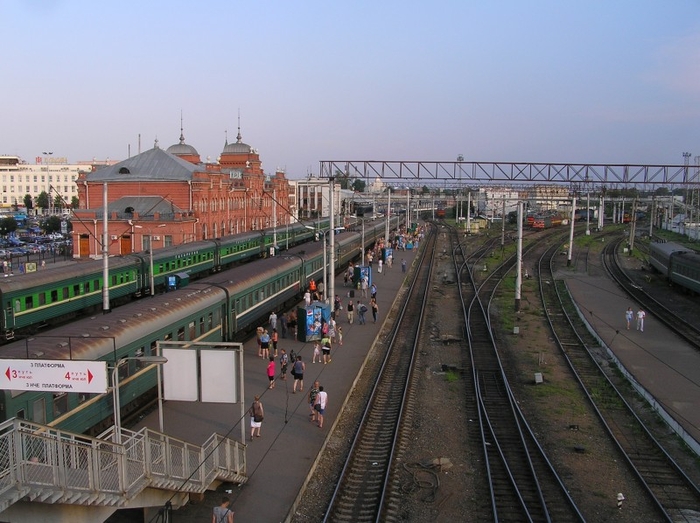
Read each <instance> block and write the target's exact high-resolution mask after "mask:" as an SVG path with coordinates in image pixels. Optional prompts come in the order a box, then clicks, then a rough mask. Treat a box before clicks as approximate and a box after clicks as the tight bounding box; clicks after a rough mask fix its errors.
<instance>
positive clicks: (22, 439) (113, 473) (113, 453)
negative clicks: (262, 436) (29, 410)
mask: <svg viewBox="0 0 700 523" xmlns="http://www.w3.org/2000/svg"><path fill="white" fill-rule="evenodd" d="M121 432H122V434H121V439H122V443H121V444H117V443H114V442H113V441H110V440H108V439H104V438H89V437H87V436H84V435H81V434H72V433H68V432H62V431H60V430H56V429H55V428H51V427H47V426H45V425H39V424H37V423H31V422H28V421H25V420H19V419H11V420H8V421H6V422H4V423H2V424H0V519H2V517H3V514H2V513H3V512H4V511H5V510H7V509H8V507H10V506H11V505H13V504H14V503H16V502H17V501H20V500H23V501H33V502H37V503H50V504H52V505H54V508H55V506H56V505H84V506H94V507H107V506H111V507H114V509H115V510H116V509H117V508H120V507H125V506H129V505H132V504H133V501H134V500H135V499H136V498H137V497H138V496H139V495H140V494H141V493H142V492H144V490H145V489H149V490H150V489H160V490H165V491H170V492H171V493H172V494H182V493H201V492H204V491H205V490H207V488H209V487H211V486H212V485H213V484H214V483H215V482H217V481H228V482H231V483H239V484H241V483H245V482H246V481H247V476H246V458H245V444H243V443H240V442H238V441H234V440H232V439H228V438H224V437H222V436H220V435H218V434H213V435H212V436H211V437H210V438H209V439H208V440H207V441H206V442H205V443H204V444H203V445H202V446H199V445H192V444H190V443H187V442H184V441H181V440H178V439H175V438H171V437H169V436H166V435H165V434H161V433H159V432H155V431H152V430H150V429H147V428H143V429H141V430H139V431H138V432H132V431H127V430H124V429H122V431H121ZM106 436H109V433H108V434H106ZM142 506H145V505H142ZM57 520H58V518H57ZM27 521H28V520H27Z"/></svg>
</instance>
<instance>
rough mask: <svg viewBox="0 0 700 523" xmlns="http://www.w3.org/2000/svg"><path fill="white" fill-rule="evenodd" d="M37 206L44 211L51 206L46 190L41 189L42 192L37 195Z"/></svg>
mask: <svg viewBox="0 0 700 523" xmlns="http://www.w3.org/2000/svg"><path fill="white" fill-rule="evenodd" d="M36 206H37V207H39V209H41V210H43V211H45V210H46V209H48V208H49V195H48V194H47V193H46V191H41V194H39V196H37V198H36Z"/></svg>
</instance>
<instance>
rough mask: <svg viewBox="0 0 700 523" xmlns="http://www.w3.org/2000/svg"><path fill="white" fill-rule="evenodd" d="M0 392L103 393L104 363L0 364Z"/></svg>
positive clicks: (14, 361)
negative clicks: (0, 370) (0, 371)
mask: <svg viewBox="0 0 700 523" xmlns="http://www.w3.org/2000/svg"><path fill="white" fill-rule="evenodd" d="M0 369H2V373H1V374H0V390H21V391H28V390H36V391H42V392H84V393H89V394H104V393H105V392H107V362H106V361H74V360H0Z"/></svg>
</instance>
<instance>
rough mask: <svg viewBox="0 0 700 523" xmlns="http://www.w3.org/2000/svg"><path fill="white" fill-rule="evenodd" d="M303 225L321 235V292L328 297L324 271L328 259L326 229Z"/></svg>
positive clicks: (325, 271) (326, 270)
mask: <svg viewBox="0 0 700 523" xmlns="http://www.w3.org/2000/svg"><path fill="white" fill-rule="evenodd" d="M304 227H305V228H307V229H309V230H311V231H316V233H319V234H322V235H323V293H324V295H325V297H328V286H327V282H326V273H327V272H328V260H327V258H326V233H327V232H328V231H327V230H321V229H316V228H315V227H311V225H304ZM324 301H326V300H325V299H324Z"/></svg>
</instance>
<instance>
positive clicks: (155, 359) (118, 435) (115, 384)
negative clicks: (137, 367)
mask: <svg viewBox="0 0 700 523" xmlns="http://www.w3.org/2000/svg"><path fill="white" fill-rule="evenodd" d="M131 360H135V361H140V362H142V363H149V364H152V365H163V364H165V363H167V362H168V358H166V357H164V356H127V357H126V358H122V359H120V360H119V361H117V363H116V364H115V365H114V369H112V392H113V401H114V441H115V443H118V444H119V445H121V443H122V417H121V404H120V401H119V367H121V366H122V364H124V363H126V362H127V361H131ZM158 418H159V421H160V431H161V432H163V400H162V397H161V392H160V372H159V373H158Z"/></svg>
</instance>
